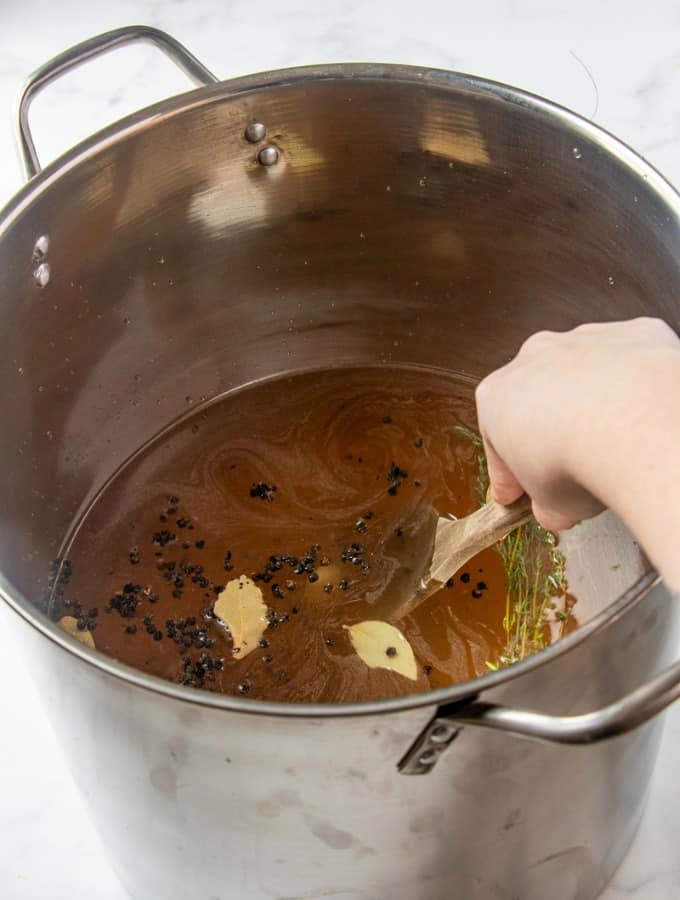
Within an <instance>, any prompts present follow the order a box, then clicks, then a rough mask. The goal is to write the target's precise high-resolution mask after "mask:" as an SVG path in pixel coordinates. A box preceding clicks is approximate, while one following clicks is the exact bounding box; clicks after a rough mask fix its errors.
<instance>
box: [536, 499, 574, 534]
mask: <svg viewBox="0 0 680 900" xmlns="http://www.w3.org/2000/svg"><path fill="white" fill-rule="evenodd" d="M531 508H532V510H533V513H534V519H536V521H537V522H538V524H539V525H542V526H543V528H545V529H546V530H547V531H567V530H568V529H569V528H573V527H574V525H577V524H578V523H579V522H580V521H581V519H574V518H571V517H570V516H565V515H564V514H563V513H560V512H554V511H553V510H550V509H545V508H544V507H542V506H541V505H540V504H538V503H536V501H534V502H533V503H532V504H531Z"/></svg>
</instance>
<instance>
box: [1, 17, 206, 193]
mask: <svg viewBox="0 0 680 900" xmlns="http://www.w3.org/2000/svg"><path fill="white" fill-rule="evenodd" d="M137 41H145V42H147V43H150V44H153V45H154V46H155V47H157V48H158V49H159V50H161V51H162V52H163V53H165V55H166V56H168V57H169V58H170V59H171V60H172V61H173V62H174V63H175V65H176V66H178V67H179V68H180V69H181V70H182V71H183V72H184V73H185V74H186V75H187V76H188V77H189V78H190V79H191V80H192V81H193V82H194V84H196V85H199V86H201V85H209V84H216V83H217V81H218V79H217V78H216V77H215V76H214V75H213V74H212V72H210V71H209V70H208V69H206V67H205V66H204V65H203V64H202V63H201V62H199V60H197V59H196V57H195V56H194V55H193V53H190V52H189V51H188V50H187V48H186V47H184V46H183V45H182V44H180V42H179V41H176V40H175V38H173V37H171V36H170V35H169V34H166V33H165V32H164V31H160V30H159V29H158V28H151V27H149V26H148V25H129V26H127V27H125V28H116V29H115V30H114V31H107V32H105V33H104V34H99V35H96V36H95V37H92V38H89V39H88V40H86V41H83V42H82V43H81V44H76V46H75V47H71V48H70V49H69V50H64V52H63V53H60V54H59V55H58V56H55V57H54V58H53V59H51V60H49V62H46V63H45V64H44V65H42V66H40V68H39V69H36V70H35V72H33V73H32V74H31V75H29V77H28V79H27V80H26V84H25V85H24V87H23V90H22V91H21V94H20V95H19V105H18V122H17V139H18V143H19V153H20V155H21V165H22V168H23V170H24V174H25V176H26V180H28V179H30V178H33V176H34V175H37V174H38V172H40V171H41V166H40V162H39V160H38V154H37V153H36V149H35V144H34V143H33V137H32V135H31V129H30V127H29V124H28V111H29V109H30V106H31V103H32V101H33V98H34V97H35V96H36V95H37V94H39V93H40V91H42V89H43V88H44V87H47V85H48V84H50V82H52V81H56V79H57V78H60V77H61V76H62V75H63V74H64V73H65V72H68V71H70V70H71V69H75V68H76V67H77V66H79V65H81V64H82V63H84V62H87V61H88V60H90V59H94V58H95V57H97V56H101V55H102V54H103V53H108V52H109V51H110V50H115V49H116V48H117V47H122V46H124V45H125V44H133V43H136V42H137Z"/></svg>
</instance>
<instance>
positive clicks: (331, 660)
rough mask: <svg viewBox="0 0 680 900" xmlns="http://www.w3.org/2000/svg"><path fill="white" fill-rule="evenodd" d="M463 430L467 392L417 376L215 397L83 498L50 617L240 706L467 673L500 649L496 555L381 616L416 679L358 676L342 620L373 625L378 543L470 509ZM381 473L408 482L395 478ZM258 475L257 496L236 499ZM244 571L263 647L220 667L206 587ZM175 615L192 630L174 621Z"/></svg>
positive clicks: (374, 672) (387, 690)
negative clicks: (436, 516)
mask: <svg viewBox="0 0 680 900" xmlns="http://www.w3.org/2000/svg"><path fill="white" fill-rule="evenodd" d="M473 423H474V409H473V404H472V395H471V388H470V385H469V384H468V383H467V382H465V381H463V380H461V379H456V378H455V377H453V376H449V375H446V374H442V373H440V372H431V371H425V370H415V369H404V368H400V369H398V368H392V369H389V368H380V369H336V370H329V371H325V372H313V373H305V374H302V375H296V376H292V377H287V378H281V379H278V380H273V381H268V382H264V383H259V384H256V385H254V386H252V387H250V388H247V389H244V390H242V391H240V392H237V393H234V394H230V395H227V396H225V397H223V398H221V399H220V400H218V401H216V402H214V403H212V404H211V405H209V406H207V407H205V408H203V409H202V410H201V411H198V412H197V413H195V414H194V415H192V416H191V417H189V418H187V419H185V420H184V421H182V422H180V423H179V424H177V425H176V426H175V427H174V428H173V429H171V430H170V431H169V432H167V433H165V434H164V435H162V436H161V437H159V438H158V439H157V440H156V441H154V442H153V443H152V444H150V445H149V446H147V447H146V448H145V449H143V450H142V451H140V453H139V454H138V455H137V456H135V457H134V458H133V459H132V460H131V461H130V462H129V463H128V465H127V466H125V467H124V469H123V470H122V471H121V472H120V473H119V474H118V476H117V477H116V478H115V479H114V480H113V481H112V482H111V483H110V484H109V485H108V486H107V488H106V489H105V490H104V491H103V492H102V494H101V495H100V496H99V497H98V499H97V501H96V502H95V503H94V505H93V506H92V507H91V509H90V510H89V512H88V514H87V515H86V516H85V518H84V519H83V521H81V523H80V524H79V527H78V528H77V530H76V532H75V537H74V538H73V540H72V543H71V546H70V547H69V549H68V556H69V558H70V560H71V564H72V578H71V581H70V584H69V585H68V587H67V588H66V590H65V592H64V593H63V596H56V597H55V599H54V603H53V608H52V613H53V615H54V617H55V618H59V617H60V616H62V615H74V614H76V615H77V614H80V616H81V621H83V622H84V621H85V620H86V619H87V613H88V611H90V610H91V611H92V615H91V616H90V619H89V621H90V622H91V623H93V625H94V629H93V632H92V634H93V637H94V640H95V643H96V646H97V648H98V649H99V650H101V651H102V652H104V653H106V654H109V655H110V656H112V657H114V658H116V659H118V660H121V661H122V662H125V663H128V664H129V665H131V666H134V667H136V668H139V669H142V670H144V671H146V672H149V673H152V674H154V675H158V676H160V677H162V678H166V679H169V680H172V681H178V682H184V683H187V684H193V685H195V686H197V687H204V688H207V689H209V690H214V691H222V692H224V693H230V694H237V693H241V694H243V693H246V694H247V695H248V696H249V697H253V698H259V699H268V700H279V701H287V702H313V701H316V702H328V703H338V702H351V701H360V700H367V699H373V698H382V697H389V696H398V695H403V694H408V693H414V692H416V691H423V690H427V689H429V688H431V687H432V688H434V687H441V686H444V685H449V684H451V683H453V682H457V681H461V680H464V679H467V678H473V677H475V676H476V675H479V674H482V673H484V672H485V671H487V669H486V661H487V660H496V659H497V658H498V656H499V655H500V654H501V653H502V652H503V649H504V644H505V633H504V630H503V616H504V613H505V603H506V598H505V573H504V570H503V566H502V562H501V559H500V556H499V555H498V553H497V552H496V551H495V550H487V551H485V552H483V553H481V554H479V556H477V557H476V558H475V559H474V560H472V561H471V562H470V563H469V564H468V565H467V566H466V569H465V572H464V573H459V574H458V575H457V576H456V578H455V579H454V583H453V586H452V587H450V588H445V589H442V590H441V591H439V593H438V594H435V595H433V596H432V597H431V598H430V599H429V600H428V601H426V602H425V603H424V604H423V605H422V606H421V607H420V608H419V609H417V610H416V611H415V613H414V614H412V615H411V616H410V617H408V618H407V619H405V620H404V621H403V622H402V623H400V628H401V629H402V631H403V632H404V634H405V636H406V637H407V639H408V640H409V642H410V643H411V645H412V647H413V650H414V652H415V656H416V659H417V662H418V668H419V677H418V680H417V681H410V680H408V679H406V678H404V677H402V676H400V675H397V674H394V673H392V672H390V671H388V670H387V669H378V668H376V669H369V668H368V667H367V666H366V665H365V664H364V663H363V662H362V661H361V659H359V658H358V657H357V655H356V654H355V653H354V651H353V649H352V646H351V643H350V640H349V637H348V633H347V631H346V630H344V629H343V627H342V626H343V625H351V624H353V623H357V622H360V621H362V620H364V619H371V618H376V615H375V609H374V608H372V606H371V603H370V602H369V601H368V600H367V596H368V595H370V594H371V593H373V594H375V593H379V591H380V588H381V586H382V585H383V584H384V582H385V579H386V577H387V574H388V572H389V570H390V567H391V566H393V565H394V562H395V561H394V559H391V558H389V557H387V556H386V555H385V553H384V552H383V547H382V544H383V542H384V541H385V539H386V538H387V537H389V536H393V535H394V534H395V533H396V531H397V529H399V528H400V525H401V524H402V523H404V522H406V521H408V519H409V516H412V514H413V510H414V508H415V507H416V506H417V504H420V503H430V504H432V505H433V506H434V507H435V508H436V509H437V510H438V512H439V513H440V514H442V515H445V514H448V513H453V514H455V515H457V516H462V515H465V514H467V513H469V512H471V511H473V510H474V509H475V508H476V507H477V506H478V505H479V497H478V496H477V493H476V486H475V484H476V475H477V469H476V458H475V450H474V447H473V446H472V445H471V444H470V442H469V441H467V440H466V439H465V438H461V437H459V436H457V435H456V434H455V432H454V428H455V426H457V425H459V424H466V425H470V424H473ZM393 464H396V466H397V467H398V469H400V470H401V471H402V473H403V472H406V473H408V474H407V476H406V477H403V475H401V474H400V475H398V476H397V477H396V478H395V474H394V468H393ZM391 469H392V480H390V478H389V477H388V476H389V475H390V470H391ZM257 484H261V485H265V486H264V487H260V489H259V491H257V490H256V491H254V493H255V494H257V493H260V494H263V495H264V496H252V495H251V491H252V488H253V485H257ZM271 486H275V487H276V491H275V492H274V491H269V490H268V488H271ZM395 487H396V489H395ZM270 498H271V499H270ZM362 517H363V518H362ZM357 523H359V524H357ZM164 532H166V533H165V534H164ZM154 536H155V542H154ZM352 544H358V545H361V547H363V552H360V553H358V554H357V553H356V552H355V551H352V552H351V553H350V554H349V556H354V558H355V560H356V562H353V561H352V560H351V559H345V560H343V558H342V555H343V551H347V550H348V549H349V548H350V547H351V545H352ZM313 545H318V548H317V549H315V550H312V552H311V556H312V557H313V560H312V561H311V563H310V561H309V559H308V560H307V568H308V569H310V570H311V572H310V571H304V572H301V573H300V572H296V566H295V560H293V564H291V562H290V561H286V562H284V563H283V564H282V567H281V568H280V569H278V570H275V571H273V572H272V571H267V569H266V565H267V563H268V561H269V560H270V557H272V556H280V555H284V558H286V559H288V558H289V557H296V558H297V560H298V565H297V569H299V568H300V562H299V561H300V560H303V561H304V558H305V557H306V556H309V555H310V548H312V547H313ZM227 554H230V556H228V558H227V560H226V565H227V567H228V570H225V557H227ZM347 556H348V554H347V553H345V557H347ZM362 563H363V564H364V565H362ZM279 564H280V563H276V565H279ZM196 567H198V568H196ZM271 568H272V566H270V570H271ZM255 573H257V574H259V575H264V576H265V579H267V580H261V581H259V586H260V587H261V588H262V590H263V593H264V600H265V603H266V604H267V605H268V607H269V608H270V609H271V610H272V611H273V612H272V613H271V618H272V621H273V625H272V626H271V627H269V628H268V629H267V630H266V632H265V634H264V640H265V641H266V642H267V645H266V646H263V647H262V648H258V649H257V650H255V651H254V652H252V653H250V654H249V655H248V656H247V657H245V658H243V659H239V658H238V657H234V656H233V654H232V646H233V645H232V640H231V637H230V635H229V632H228V631H227V630H226V629H225V628H224V627H223V626H222V625H221V624H220V623H219V622H218V621H216V620H215V619H214V618H212V617H211V615H210V610H211V608H212V604H213V603H214V601H215V598H216V591H217V590H219V588H220V586H223V585H224V584H225V583H226V582H227V581H229V580H231V579H232V578H236V577H238V576H239V575H242V574H246V575H249V576H252V575H253V574H255ZM310 574H311V575H312V579H313V578H314V575H315V574H316V575H318V580H317V581H310ZM270 576H271V577H270ZM480 583H481V584H480ZM126 585H127V586H128V587H127V589H125V586H126ZM326 585H331V586H332V590H331V592H330V593H327V592H326V591H325V590H324V587H325V586H326ZM343 588H344V589H343ZM480 594H481V596H480ZM112 598H113V599H112ZM95 609H96V610H97V612H96V614H95V613H94V610H95ZM187 618H189V619H191V618H193V619H195V623H194V624H192V623H191V621H189V623H186V622H185V623H182V621H178V620H182V619H184V620H186V619H187ZM132 632H134V633H132Z"/></svg>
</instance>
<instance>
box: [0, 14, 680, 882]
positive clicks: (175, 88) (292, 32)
mask: <svg viewBox="0 0 680 900" xmlns="http://www.w3.org/2000/svg"><path fill="white" fill-rule="evenodd" d="M137 23H145V24H149V25H155V26H157V27H160V28H163V29H165V30H167V31H169V32H170V33H171V34H173V35H174V36H175V37H177V38H179V39H180V40H181V41H183V42H184V43H185V44H186V45H187V46H188V47H189V48H190V49H191V50H192V51H193V52H194V53H196V55H197V56H198V57H199V58H200V59H202V60H203V62H205V64H206V65H207V66H208V67H209V68H210V69H212V70H213V71H214V72H216V73H217V74H218V75H220V76H221V77H224V78H227V77H231V76H235V75H239V74H245V73H248V72H254V71H260V70H264V69H273V68H278V67H282V66H291V65H302V64H305V63H313V62H336V61H348V60H371V61H389V62H401V63H414V64H419V65H428V66H438V67H442V68H448V69H459V70H462V71H468V72H472V73H475V74H478V75H484V76H487V77H489V78H493V79H496V80H499V81H505V82H507V83H510V84H516V85H518V86H520V87H523V88H526V89H528V90H531V91H534V92H536V93H538V94H542V95H544V96H546V97H549V98H550V99H553V100H555V101H557V102H559V103H562V104H564V105H565V106H568V107H570V108H571V109H573V110H575V111H576V112H579V113H581V114H582V115H584V116H587V117H592V118H594V121H596V122H597V123H598V124H599V125H601V126H603V127H604V128H607V129H608V130H610V131H612V132H614V133H615V134H617V135H618V136H619V137H621V138H622V139H623V140H625V141H626V142H627V143H629V144H630V145H631V146H633V147H634V148H635V149H637V150H638V151H639V152H641V153H642V154H643V155H644V156H646V157H647V158H648V159H649V160H650V161H651V162H652V163H653V164H654V165H656V166H657V168H659V169H660V171H661V172H662V173H663V174H664V175H665V176H666V177H667V178H668V179H669V180H670V181H672V182H674V183H675V184H680V103H679V102H678V84H679V83H680V5H679V4H678V3H677V0H655V2H654V3H653V4H650V3H639V2H632V0H619V2H618V3H614V2H611V0H571V2H568V3H567V2H561V0H555V2H551V3H546V2H544V0H487V2H486V3H478V4H472V3H466V4H463V3H462V2H455V0H420V2H418V3H408V2H405V0H390V2H386V0H371V2H359V0H326V2H324V3H323V4H319V3H316V4H314V3H311V2H310V0H286V2H283V3H282V2H280V0H279V2H273V0H258V2H257V3H253V2H252V0H223V2H217V0H163V2H161V0H114V2H111V3H107V4H98V3H85V2H83V0H61V2H60V3H54V2H53V0H50V2H47V0H29V2H27V3H22V4H19V3H18V2H16V0H0V40H1V44H2V53H0V205H2V204H4V203H5V202H6V201H7V200H8V199H9V198H10V197H11V195H12V194H13V193H14V192H15V191H16V190H17V189H18V188H19V187H20V185H21V174H20V170H19V167H18V164H17V162H16V155H15V151H14V143H13V133H12V132H13V128H14V121H13V115H14V111H13V110H14V100H15V97H16V94H17V92H18V90H19V86H20V84H21V82H22V80H23V78H24V77H25V76H26V74H27V73H28V72H30V71H31V70H33V69H34V68H36V67H37V66H38V65H40V64H41V63H43V62H44V61H45V60H47V59H48V58H49V57H51V56H53V55H54V54H56V53H58V52H60V51H61V50H63V49H64V48H66V47H68V46H70V45H72V44H74V43H76V42H78V41H80V40H83V39H84V38H86V37H90V36H91V35H93V34H97V33H99V32H102V31H106V30H107V29H110V28H115V27H119V26H121V25H126V24H137ZM186 87H187V82H186V80H185V79H184V77H183V76H182V74H181V73H180V72H178V71H177V70H175V69H174V68H173V66H172V65H171V64H170V63H169V62H168V61H167V60H165V59H164V58H163V57H161V56H160V55H159V54H158V53H156V52H154V51H153V50H152V49H149V48H142V47H135V48H129V49H125V50H121V51H120V52H118V53H115V54H112V55H111V56H109V57H108V58H106V59H104V60H102V61H97V62H96V63H93V64H91V65H89V66H87V67H86V68H85V69H83V70H81V71H80V72H77V73H74V74H72V75H69V76H68V77H67V78H64V79H63V80H62V81H60V82H59V83H58V84H55V85H54V86H53V87H51V88H49V89H48V90H47V91H46V92H45V94H44V95H43V96H42V97H40V98H39V99H38V100H37V101H36V103H35V104H34V109H33V111H32V116H31V123H32V126H33V129H34V134H35V139H36V144H37V147H38V152H39V155H40V158H41V160H43V161H45V162H46V161H48V160H50V159H51V158H53V157H55V156H56V155H58V154H59V153H60V152H62V151H64V150H65V149H67V148H68V147H69V146H71V145H72V144H73V143H75V142H76V141H77V140H79V139H81V138H83V137H85V136H86V135H87V134H89V133H91V132H93V131H95V130H97V129H98V128H101V127H103V126H104V125H106V124H108V123H109V122H111V121H113V120H115V119H116V118H119V117H120V116H122V115H125V114H127V113H129V112H132V111H134V110H136V109H138V108H140V107H141V106H145V105H147V104H149V103H151V102H154V101H155V100H158V99H161V98H163V97H164V96H169V95H171V94H175V93H178V92H180V91H182V90H184V89H186ZM6 624H7V623H6V613H5V612H4V611H2V613H1V614H0V626H2V627H0V648H1V650H2V655H1V658H2V661H3V672H4V676H5V679H6V683H5V688H4V690H3V691H0V721H1V722H2V740H1V741H0V771H2V773H3V776H4V777H3V788H2V801H1V802H0V833H2V841H0V896H2V898H3V900H44V898H50V900H62V898H63V900H66V898H68V900H90V898H92V897H97V898H98V900H125V897H126V894H125V892H124V891H123V889H122V888H121V887H120V886H119V884H118V883H117V881H116V879H115V876H114V874H113V873H112V871H111V870H110V868H109V865H108V862H107V861H106V858H105V856H104V853H103V850H102V847H101V845H100V843H99V840H98V838H97V836H96V834H95V833H94V831H93V830H92V828H91V826H90V825H89V823H88V820H87V818H86V814H85V810H84V807H83V805H82V802H81V800H80V798H79V796H78V793H77V791H76V789H75V787H74V785H73V783H72V782H71V780H70V778H69V776H68V775H67V773H66V769H65V766H64V761H63V758H62V756H61V752H60V750H59V747H58V746H57V744H56V742H55V740H54V738H53V736H52V733H51V731H50V729H49V727H48V725H47V722H46V720H45V718H44V715H43V713H42V710H41V708H40V704H39V698H38V696H37V694H38V688H36V687H34V686H33V684H32V683H31V682H30V680H29V679H28V678H24V676H23V669H22V666H23V663H22V660H21V658H20V657H19V655H18V652H17V650H16V649H15V647H14V646H13V645H12V631H8V630H7V627H6ZM679 763H680V704H678V705H676V707H675V709H673V710H671V712H670V713H669V715H668V719H667V724H666V730H665V736H664V739H663V743H662V748H661V757H660V760H659V764H658V767H657V770H656V773H655V775H654V779H653V783H652V788H651V794H650V800H649V804H648V807H647V810H646V813H645V816H644V818H643V822H642V825H641V827H640V830H639V832H638V834H637V837H636V839H635V841H634V844H633V846H632V848H631V851H630V853H629V854H628V856H627V858H626V859H625V861H624V863H623V864H622V866H621V867H620V869H619V871H618V872H617V873H616V875H615V876H614V878H613V879H612V881H611V883H610V884H609V886H608V887H607V889H606V890H605V892H604V893H603V895H602V897H601V900H623V898H627V900H629V898H632V900H674V898H678V897H680V859H679V857H678V853H677V848H678V839H677V833H678V829H679V828H680V779H678V774H677V773H678V768H679ZM74 835H77V839H76V840H74V838H73V836H74ZM244 900H247V898H244ZM414 900H418V898H414ZM466 900H467V898H466ZM559 900H569V898H559Z"/></svg>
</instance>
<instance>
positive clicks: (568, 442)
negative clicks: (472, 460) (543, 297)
mask: <svg viewBox="0 0 680 900" xmlns="http://www.w3.org/2000/svg"><path fill="white" fill-rule="evenodd" d="M476 400H477V412H478V419H479V426H480V430H481V433H482V436H483V438H484V444H485V448H486V453H487V460H488V465H489V476H490V481H491V491H492V496H493V497H494V499H495V500H497V501H498V502H499V503H503V504H509V503H512V502H513V501H514V500H516V499H517V498H518V497H519V496H520V495H521V494H522V493H523V492H526V493H527V494H529V496H530V497H531V499H532V501H533V510H534V515H535V516H536V519H537V520H538V521H539V522H540V524H541V525H543V526H545V527H546V528H548V529H550V530H552V531H558V530H562V529H565V528H568V527H570V526H571V525H573V524H574V523H575V522H578V521H580V520H581V519H584V518H588V517H590V516H593V515H595V514H596V513H597V512H599V511H600V510H601V509H602V508H603V506H605V505H606V506H611V507H613V508H614V509H615V510H616V511H617V512H619V514H621V515H623V516H624V518H625V517H626V513H627V511H628V510H627V506H628V505H630V504H627V500H628V499H629V498H628V496H627V494H626V492H628V493H630V491H631V485H633V484H634V483H635V482H636V480H637V481H638V482H639V484H640V485H641V486H642V485H645V484H647V485H648V479H647V478H646V476H647V475H648V474H649V470H650V468H653V467H654V466H655V465H656V466H657V467H658V466H659V465H660V466H661V470H660V475H661V476H662V477H665V478H666V479H667V481H671V480H672V479H673V478H675V480H676V481H677V480H678V475H679V473H680V468H679V467H678V463H677V462H676V460H677V458H678V454H679V452H680V451H678V444H677V436H678V433H679V432H680V339H678V337H677V335H676V334H675V333H674V332H673V330H672V329H671V328H670V327H669V326H668V325H666V324H665V323H664V322H662V321H661V320H659V319H651V318H640V319H633V320H630V321H626V322H614V323H605V324H593V325H582V326H580V327H578V328H575V329H574V330H573V331H568V332H564V333H556V332H548V331H543V332H539V333H538V334H535V335H533V336H532V337H530V338H529V339H528V340H527V341H526V342H525V343H524V344H523V346H522V348H521V349H520V351H519V353H518V354H517V356H516V357H515V359H513V360H512V362H510V363H509V364H508V365H506V366H504V367H503V368H501V369H499V370H497V371H496V372H493V373H492V374H491V375H489V376H488V377H487V378H485V379H484V380H483V381H482V382H481V383H480V385H479V386H478V388H477V392H476ZM673 435H675V438H674V437H673ZM664 466H665V469H664ZM664 471H665V476H664ZM638 499H640V498H638ZM628 524H629V526H630V527H631V528H633V530H635V529H634V525H633V523H632V522H629V523H628Z"/></svg>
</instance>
